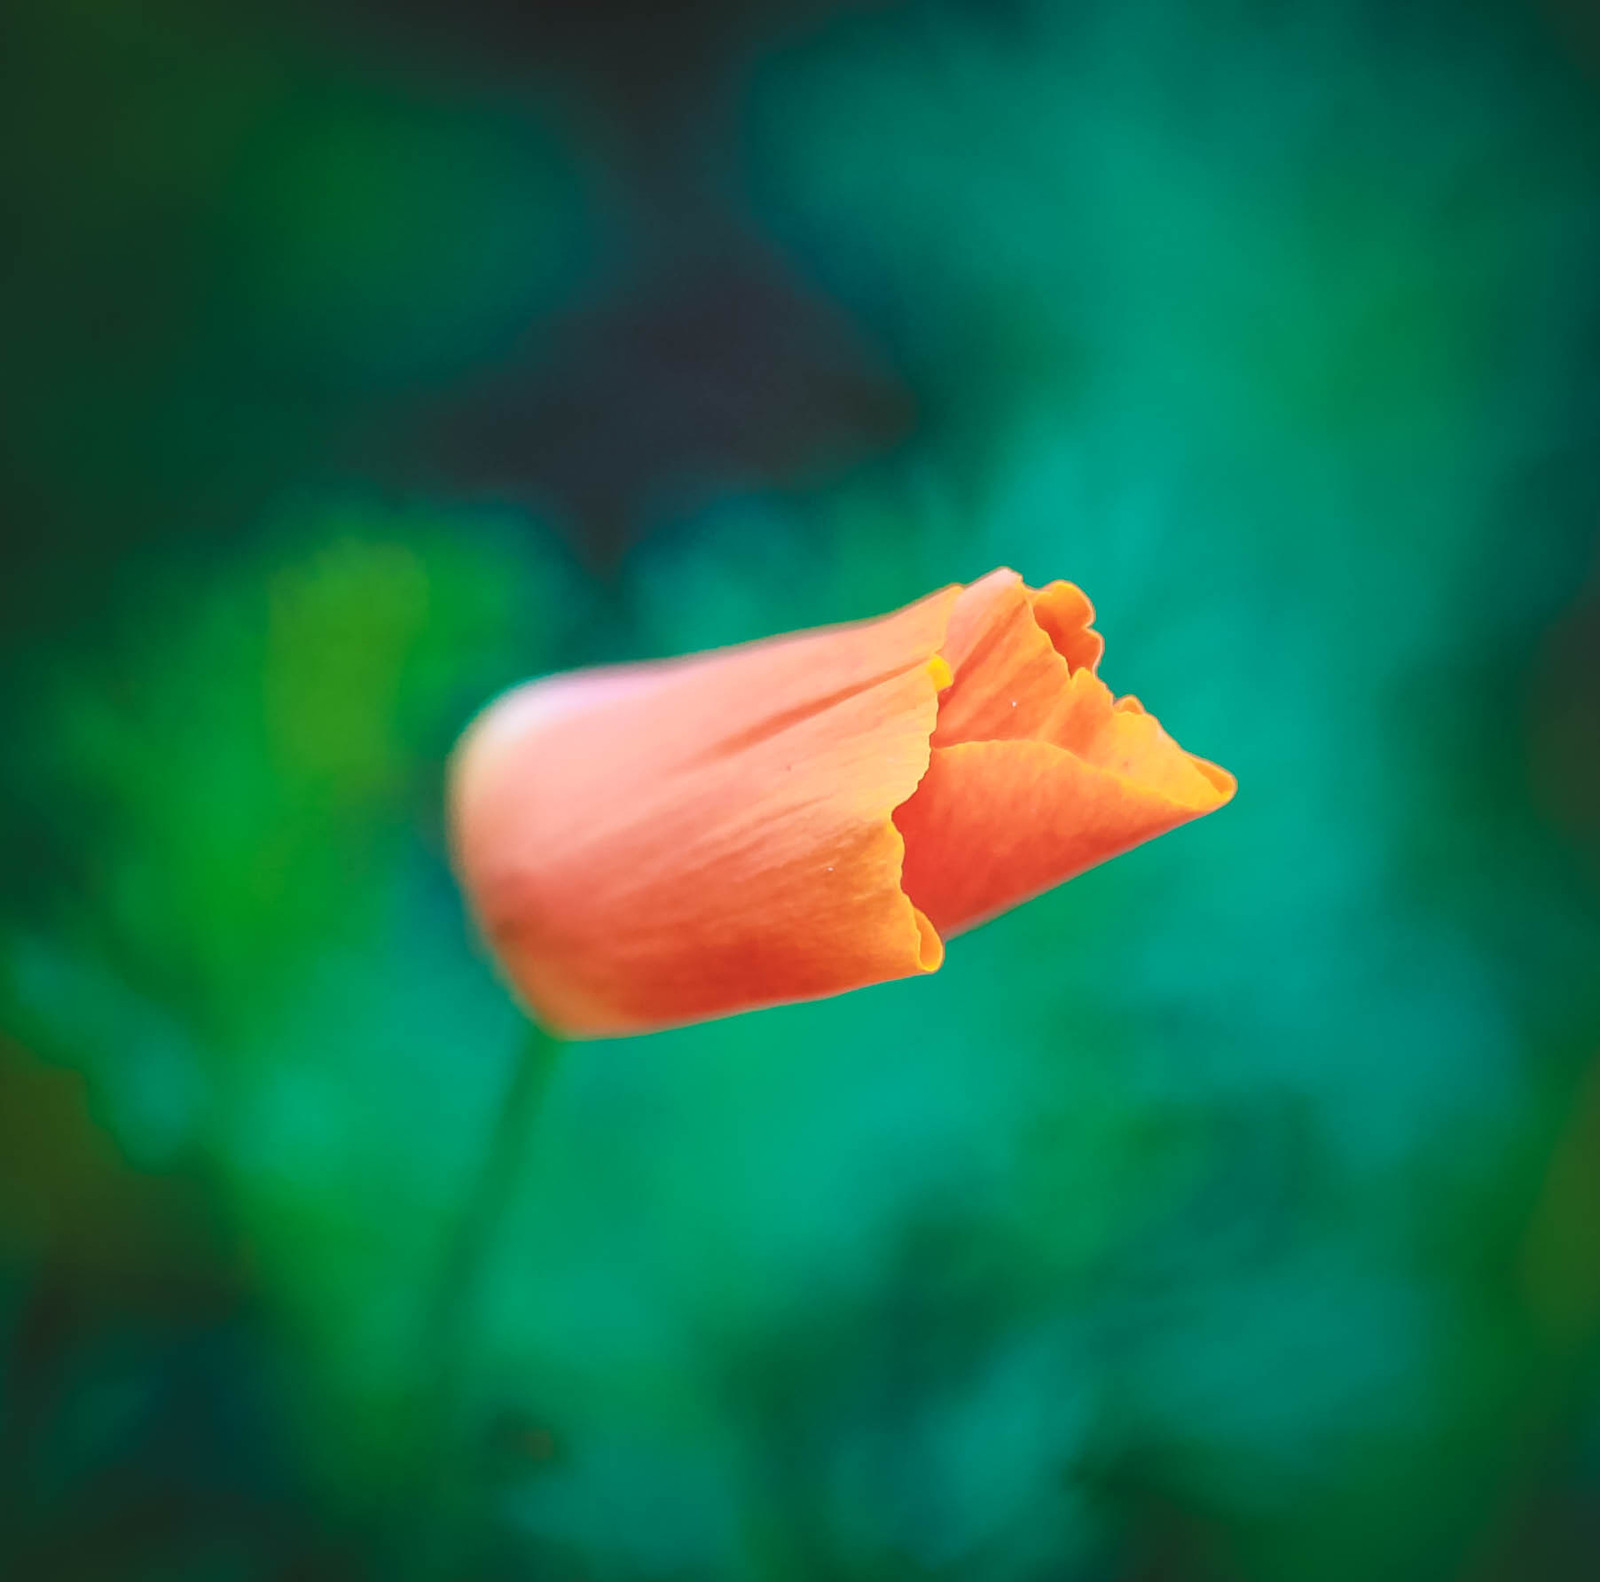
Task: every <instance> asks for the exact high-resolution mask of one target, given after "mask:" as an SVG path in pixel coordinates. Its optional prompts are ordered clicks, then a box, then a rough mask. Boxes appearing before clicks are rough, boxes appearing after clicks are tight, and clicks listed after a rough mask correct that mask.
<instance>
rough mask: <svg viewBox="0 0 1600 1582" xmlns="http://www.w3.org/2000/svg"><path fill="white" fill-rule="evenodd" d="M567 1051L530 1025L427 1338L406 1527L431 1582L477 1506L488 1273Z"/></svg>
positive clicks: (411, 1549) (412, 1561)
mask: <svg viewBox="0 0 1600 1582" xmlns="http://www.w3.org/2000/svg"><path fill="white" fill-rule="evenodd" d="M565 1047H566V1045H565V1043H564V1042H563V1041H562V1040H561V1039H559V1038H556V1037H555V1036H554V1035H553V1034H551V1033H548V1032H546V1031H545V1030H544V1029H543V1028H542V1027H539V1026H537V1025H535V1024H532V1023H530V1024H529V1027H528V1033H527V1037H526V1038H525V1039H524V1041H523V1044H522V1047H521V1048H520V1049H519V1050H518V1052H517V1057H516V1061H515V1064H514V1065H513V1067H512V1069H511V1074H510V1077H509V1078H508V1080H507V1083H506V1091H505V1095H504V1097H503V1098H502V1099H501V1101H500V1106H499V1110H498V1112H497V1114H496V1117H495V1122H494V1130H493V1131H492V1133H491V1134H490V1136H489V1139H488V1143H487V1146H486V1147H485V1149H484V1152H483V1156H482V1160H481V1168H480V1170H479V1172H478V1176H477V1179H476V1181H475V1182H474V1183H473V1185H472V1188H471V1191H470V1192H469V1194H468V1196H467V1200H466V1202H465V1204H464V1205H463V1208H462V1213H461V1218H460V1220H459V1221H458V1222H457V1225H456V1228H455V1231H454V1232H453V1234H452V1235H451V1238H450V1241H449V1243H448V1245H447V1246H446V1248H445V1255H444V1259H443V1262H442V1264H441V1267H440V1271H439V1278H438V1281H437V1284H436V1285H435V1287H434V1290H433V1293H432V1296H431V1299H430V1302H429V1306H428V1311H427V1314H426V1315H425V1319H424V1324H423V1331H422V1338H423V1355H422V1358H421V1368H420V1370H419V1377H420V1378H422V1379H424V1380H426V1381H427V1384H426V1386H425V1389H424V1393H423V1395H422V1398H421V1399H420V1400H419V1401H418V1409H417V1422H416V1429H417V1435H418V1466H417V1490H416V1493H417V1504H416V1506H415V1509H414V1511H413V1513H412V1515H411V1517H410V1518H408V1519H404V1520H402V1522H401V1528H402V1530H403V1532H404V1533H405V1534H406V1541H405V1551H406V1552H405V1553H403V1554H401V1555H400V1556H399V1560H400V1568H399V1569H400V1571H401V1573H402V1574H403V1575H406V1576H412V1577H417V1578H425V1577H432V1576H437V1575H439V1574H441V1572H442V1571H443V1570H445V1569H446V1562H447V1561H448V1560H449V1558H450V1556H449V1553H448V1551H449V1549H450V1548H451V1547H452V1545H451V1538H452V1534H453V1532H454V1531H455V1528H456V1524H457V1520H458V1518H459V1517H460V1516H461V1515H462V1513H463V1508H464V1506H465V1505H466V1504H467V1503H468V1496H469V1495H470V1487H469V1485H468V1483H467V1481H466V1478H465V1473H466V1471H467V1468H468V1466H469V1465H470V1458H469V1457H467V1456H466V1455H465V1454H464V1452H465V1451H466V1450H467V1449H468V1447H467V1445H466V1444H465V1442H464V1441H465V1439H466V1432H465V1431H466V1428H467V1424H468V1414H467V1410H466V1407H467V1402H466V1399H465V1394H466V1389H465V1387H466V1384H467V1380H468V1374H469V1369H468V1361H469V1358H470V1354H471V1350H472V1335H471V1330H472V1323H473V1317H474V1315H475V1314H476V1312H477V1310H478V1302H479V1298H480V1296H481V1286H482V1283H483V1276H484V1270H485V1266H486V1264H487V1261H488V1259H489V1256H490V1253H491V1251H492V1249H493V1247H494V1244H495V1240H496V1238H497V1236H498V1234H499V1231H500V1229H501V1226H502V1224H503V1223H504V1220H505V1217H506V1212H507V1210H508V1208H509V1206H510V1202H511V1196H512V1193H513V1191H514V1190H515V1187H516V1182H517V1177H518V1175H519V1173H520V1171H521V1168H522V1166H523V1164H524V1162H525V1153H526V1145H527V1142H528V1139H529V1137H530V1136H531V1134H532V1132H533V1130H534V1128H535V1126H536V1124H537V1122H538V1119H539V1113H540V1111H541V1110H542V1109H543V1107H544V1100H545V1095H546V1094H547V1093H548V1091H549V1088H550V1079H551V1077H552V1076H553V1075H554V1073H555V1068H556V1065H557V1063H558V1061H559V1060H560V1058H561V1051H562V1050H563V1049H564V1048H565Z"/></svg>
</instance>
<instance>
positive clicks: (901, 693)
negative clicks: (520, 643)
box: [452, 588, 959, 1036]
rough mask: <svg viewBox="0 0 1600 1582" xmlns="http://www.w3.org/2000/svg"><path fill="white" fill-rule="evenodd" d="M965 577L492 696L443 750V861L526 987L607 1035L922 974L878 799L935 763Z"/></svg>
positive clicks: (884, 806)
mask: <svg viewBox="0 0 1600 1582" xmlns="http://www.w3.org/2000/svg"><path fill="white" fill-rule="evenodd" d="M958 592H959V590H958V589H956V588H949V589H945V590H943V591H941V592H939V593H936V594H933V595H931V596H930V597H929V598H927V599H924V600H922V601H921V602H920V603H918V604H915V605H912V606H910V607H909V608H908V609H905V610H902V611H900V612H898V613H897V614H894V615H891V616H886V617H884V618H883V619H881V620H877V621H870V622H863V623H860V624H857V625H854V626H847V627H837V628H831V629H827V630H823V631H818V632H811V633H804V634H801V635H799V636H795V637H788V638H780V639H774V640H771V641H768V642H762V643H754V644H749V645H746V646H744V647H741V648H733V649H725V650H722V651H720V652H717V653H712V654H707V655H702V656H698V657H696V658H692V659H687V660H679V661H672V662H667V663H663V664H656V665H637V666H625V667H618V668H617V669H614V670H601V671H591V672H580V673H578V674H576V675H573V676H567V677H557V678H554V679H552V680H550V681H544V682H536V683H533V684H532V685H530V686H527V687H524V688H520V689H518V691H516V692H514V693H511V694H509V695H508V696H507V697H506V698H504V699H502V700H501V701H500V702H499V703H497V704H495V705H494V706H493V707H491V709H490V710H489V711H488V712H487V713H486V714H485V715H484V716H483V717H482V718H481V719H480V720H479V722H478V723H477V724H476V725H475V726H474V727H473V728H472V729H471V731H470V732H469V733H468V736H467V738H466V740H465V741H464V742H463V744H462V746H461V748H460V749H459V750H458V755H457V759H456V763H455V765H454V771H453V775H452V804H453V805H452V814H453V818H452V824H453V830H454V840H455V855H456V862H457V866H458V868H459V871H460V873H461V876H462V880H463V884H464V887H465V889H466V891H467V894H468V895H469V897H470V898H471V900H472V903H473V907H474V910H475V912H476V914H477V917H478V921H479V923H480V925H481V927H482V928H483V930H484V932H485V933H486V934H487V936H488V938H489V940H490V941H491V943H492V944H493V945H494V947H495V950H496V952H497V954H498V956H499V958H500V960H501V962H502V963H503V965H504V967H505V969H506V971H507V972H508V974H509V976H510V978H511V981H512V983H513V984H514V986H515V987H516V988H517V990H518V991H519V992H520V994H521V995H522V996H523V997H524V998H525V999H526V1001H527V1002H528V1003H529V1005H530V1006H531V1007H532V1008H533V1009H534V1010H535V1011H536V1012H537V1013H538V1014H539V1015H540V1016H541V1017H542V1018H543V1019H545V1020H546V1021H547V1022H549V1023H550V1024H551V1025H552V1026H553V1027H555V1028H557V1029H559V1030H560V1031H563V1032H566V1033H569V1034H574V1035H579V1036H601V1035H607V1034H613V1033H625V1032H640V1031H644V1030H647V1029H650V1028H657V1027H664V1026H671V1025H674V1024H678V1023H684V1022H692V1021H697V1020H701V1019H703V1018H706V1017H711V1016H721V1015H727V1014H729V1013H731V1012H734V1011H739V1010H745V1009H750V1008H753V1007H755V1006H761V1005H771V1004H776V1003H781V1002H784V1001H791V1000H801V999H809V998H814V997H817V996H822V995H830V994H837V993H841V992H843V991H844V990H847V989H852V988H858V987H860V986H862V985H864V984H868V983H876V982H882V981H884V980H886V979H890V978H898V977H904V976H907V975H909V974H912V973H916V972H928V971H932V970H933V969H934V968H936V967H937V966H938V965H939V963H940V961H941V959H942V957H943V947H942V945H941V943H940V941H939V938H938V935H937V934H936V933H935V932H934V930H933V929H932V928H931V927H929V926H928V924H927V922H926V920H925V919H924V918H922V917H921V916H920V914H919V913H918V912H917V910H916V909H915V908H914V907H913V905H912V903H911V902H910V901H909V900H908V899H907V897H906V894H905V891H904V890H903V889H902V887H901V884H900V868H901V857H902V851H903V842H902V839H901V836H900V832H899V831H898V829H897V828H896V827H895V824H894V822H893V818H892V815H893V812H894V810H895V808H897V807H898V806H900V805H901V804H902V803H903V802H904V801H905V800H906V798H907V797H909V796H910V795H911V793H912V791H913V790H914V789H915V788H916V786H917V783H918V781H919V780H920V779H921V778H922V776H923V773H924V772H925V770H926V768H927V765H928V756H929V739H930V736H931V734H932V731H933V726H934V721H935V717H936V713H937V687H938V684H939V683H940V682H941V681H942V680H945V679H947V677H948V671H947V670H945V668H944V667H943V666H942V665H940V664H938V663H937V662H936V661H935V657H934V656H935V654H936V652H937V651H938V649H939V648H940V646H941V645H942V643H943V642H944V638H945V633H946V627H947V624H948V621H949V616H950V612H951V610H952V608H953V607H954V604H955V600H956V596H957V593H958Z"/></svg>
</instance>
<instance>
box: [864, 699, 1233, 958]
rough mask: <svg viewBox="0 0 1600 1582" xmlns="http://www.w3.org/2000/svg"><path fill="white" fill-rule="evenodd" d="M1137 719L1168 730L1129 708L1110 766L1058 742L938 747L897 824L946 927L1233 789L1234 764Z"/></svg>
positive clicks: (913, 868)
mask: <svg viewBox="0 0 1600 1582" xmlns="http://www.w3.org/2000/svg"><path fill="white" fill-rule="evenodd" d="M1085 674H1086V672H1085ZM1137 721H1148V722H1149V726H1150V727H1153V729H1154V730H1155V731H1157V732H1160V727H1159V726H1158V725H1156V723H1155V721H1154V720H1153V719H1152V718H1151V716H1149V715H1147V714H1142V713H1138V714H1136V713H1134V712H1132V711H1122V712H1120V713H1119V714H1117V715H1116V716H1115V718H1114V720H1113V721H1112V723H1111V724H1110V725H1109V726H1108V727H1107V730H1106V732H1105V741H1104V743H1102V745H1103V746H1104V747H1105V749H1106V754H1105V756H1106V761H1103V762H1090V761H1088V760H1087V759H1085V758H1082V757H1080V756H1078V755H1077V754H1075V753H1073V752H1070V751H1068V750H1067V749H1065V748H1063V747H1059V746H1057V745H1056V744H1055V743H1053V742H1039V741H983V742H962V743H959V744H957V745H955V746H952V747H936V748H935V749H934V752H933V758H932V762H931V763H930V764H929V766H928V772H927V774H926V775H925V776H923V780H922V784H921V785H920V786H919V787H918V788H917V792H916V795H915V796H913V797H912V798H911V799H910V801H908V802H907V803H906V804H905V805H904V806H903V807H902V808H901V809H900V811H899V812H898V813H897V814H896V815H895V822H896V823H897V824H898V825H899V826H900V831H901V833H902V834H903V835H904V836H905V841H906V854H905V865H904V872H903V879H902V882H903V883H904V885H905V890H906V894H907V895H909V896H910V897H911V899H912V901H913V902H914V903H915V904H916V906H917V908H918V909H919V910H920V911H921V912H922V913H923V914H924V915H925V916H926V917H927V918H928V919H929V921H930V922H931V923H932V924H933V926H934V927H935V928H936V929H937V930H938V931H939V933H940V934H941V935H943V936H944V937H945V938H947V939H948V938H949V937H950V936H951V935H952V934H957V933H960V932H962V931H963V930H965V929H969V928H973V927H975V926H976V925H977V924H979V923H982V922H985V921H987V920H988V919H989V918H991V917H993V916H995V915H996V914H997V913H999V912H1003V911H1005V910H1006V909H1007V908H1008V907H1012V906H1016V905H1017V904H1019V903H1020V902H1022V901H1026V900H1028V899H1029V898H1030V897H1032V896H1035V895H1038V894H1039V893H1040V892H1041V891H1044V890H1048V889H1050V888H1052V887H1053V886H1055V885H1057V884H1060V883H1061V882H1062V881H1063V880H1066V879H1070V878H1072V877H1073V876H1074V875H1076V874H1079V873H1082V872H1083V871H1084V869H1086V868H1092V867H1094V866H1095V864H1097V863H1101V862H1104V861H1105V860H1106V859H1107V858H1109V857H1115V856H1117V855H1118V853H1120V852H1124V851H1127V850H1128V849H1129V848H1130V847H1133V846H1137V845H1139V844H1140V842H1142V841H1146V840H1149V839H1151V838H1152V837H1153V836H1156V835H1160V834H1163V833H1165V832H1166V831H1167V830H1169V829H1173V828H1175V827H1176V826H1177V825H1179V824H1183V823H1187V822H1188V820H1190V819H1192V818H1198V817H1199V816H1200V815H1201V814H1203V813H1209V812H1211V811H1212V810H1213V809H1214V808H1217V807H1220V806H1221V805H1222V804H1223V803H1224V802H1226V801H1227V800H1228V799H1229V798H1230V797H1231V796H1232V795H1233V791H1234V781H1233V777H1232V776H1231V775H1229V774H1228V773H1227V771H1226V770H1223V769H1219V768H1217V767H1216V766H1215V765H1214V764H1208V763H1206V762H1205V760H1204V759H1199V758H1194V757H1192V756H1191V755H1190V754H1188V753H1185V752H1183V751H1182V749H1181V748H1179V747H1178V746H1177V744H1176V743H1175V742H1173V741H1172V739H1171V738H1170V737H1167V736H1166V735H1165V733H1164V732H1161V735H1160V739H1159V740H1158V739H1156V738H1155V737H1153V736H1152V735H1151V734H1150V732H1149V731H1148V730H1146V729H1145V728H1144V727H1142V726H1138V725H1136V724H1134V723H1133V722H1137ZM1130 727H1131V728H1130ZM1163 743H1164V745H1163ZM1130 771H1137V772H1138V776H1139V777H1137V778H1136V777H1135V774H1134V773H1132V772H1130Z"/></svg>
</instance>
